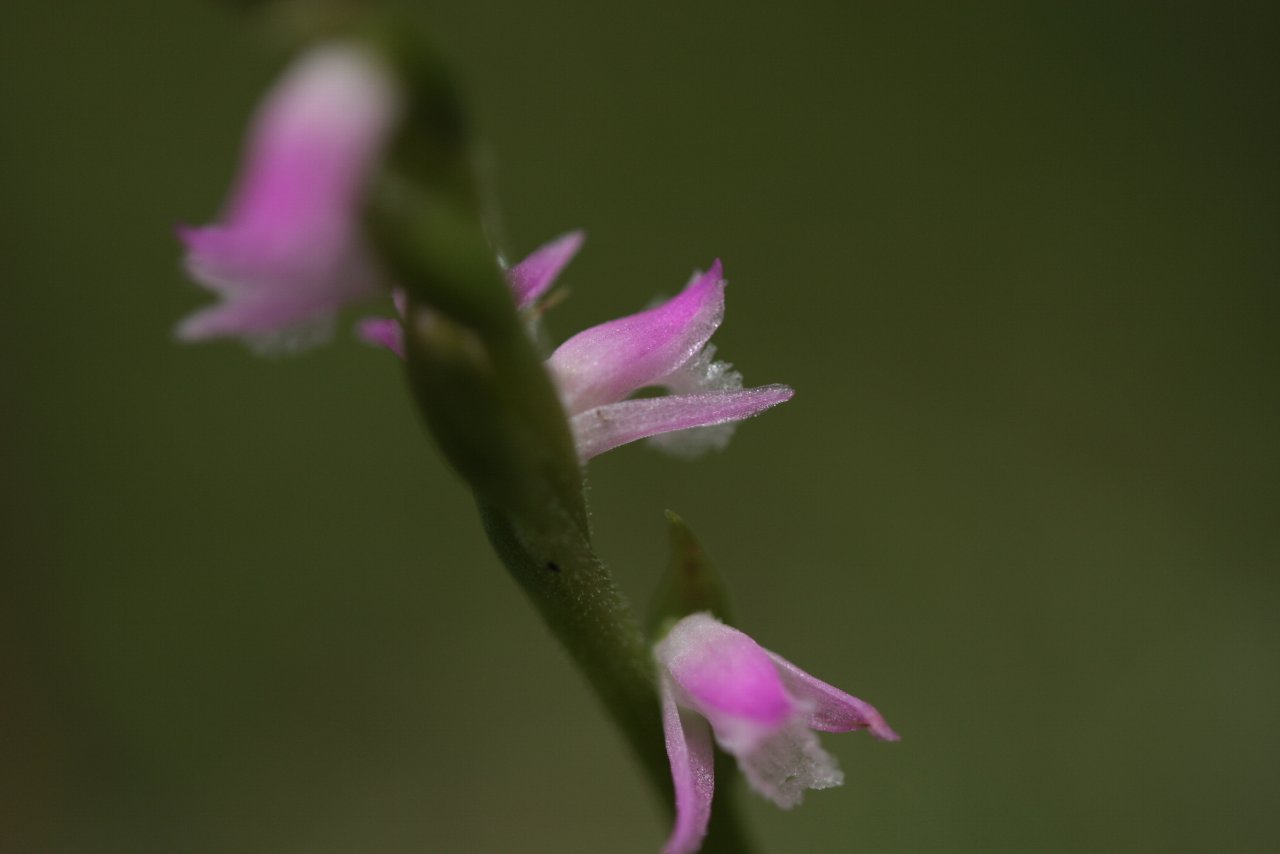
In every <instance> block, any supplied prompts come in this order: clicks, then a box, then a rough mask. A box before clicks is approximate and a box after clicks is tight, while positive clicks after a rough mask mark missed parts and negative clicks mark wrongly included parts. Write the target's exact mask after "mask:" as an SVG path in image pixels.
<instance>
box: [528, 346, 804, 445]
mask: <svg viewBox="0 0 1280 854" xmlns="http://www.w3.org/2000/svg"><path fill="white" fill-rule="evenodd" d="M553 358H554V357H553ZM793 394H795V392H794V391H793V390H792V389H791V388H789V387H788V386H784V385H767V386H760V387H759V388H748V389H742V390H739V391H706V392H699V393H696V394H677V395H668V396H666V397H644V398H638V399H636V400H624V401H622V402H621V403H611V404H607V405H605V406H597V407H595V408H594V409H588V410H587V411H586V412H583V413H581V414H579V415H575V416H573V418H572V419H571V420H570V426H571V427H572V429H573V436H574V442H575V444H576V445H577V447H578V456H579V457H580V458H581V459H582V461H583V462H586V461H587V460H589V459H591V458H592V457H596V456H599V455H600V454H603V453H604V452H605V451H609V450H612V449H613V448H616V447H618V446H619V445H625V444H626V443H628V442H634V441H636V440H637V439H644V438H647V437H649V436H656V435H658V434H659V433H670V432H673V431H675V430H687V429H689V428H692V427H707V426H710V425H713V424H725V423H728V422H731V421H741V420H742V419H744V418H749V417H751V416H752V415H756V414H757V413H760V412H763V411H764V410H766V409H768V408H769V407H771V406H777V405H778V404H779V403H782V402H783V401H786V400H789V399H790V398H791V396H792V395H793Z"/></svg>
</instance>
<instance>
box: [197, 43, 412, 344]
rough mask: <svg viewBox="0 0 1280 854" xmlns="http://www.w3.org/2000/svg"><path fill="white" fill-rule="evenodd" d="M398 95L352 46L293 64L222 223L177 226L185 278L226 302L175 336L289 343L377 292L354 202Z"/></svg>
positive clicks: (258, 123) (250, 147) (266, 112)
mask: <svg viewBox="0 0 1280 854" xmlns="http://www.w3.org/2000/svg"><path fill="white" fill-rule="evenodd" d="M398 100H399V95H398V91H397V88H396V86H395V83H394V82H393V80H392V79H391V77H390V74H389V72H388V71H387V70H386V69H385V68H383V66H382V65H381V63H380V62H379V61H378V60H377V59H376V58H375V57H373V56H372V55H370V54H369V53H367V52H365V51H364V50H362V49H360V48H357V47H354V46H352V45H345V44H329V45H325V46H321V47H317V48H314V49H312V50H311V51H309V52H308V53H306V54H305V55H303V56H302V57H301V58H300V59H299V60H297V61H296V62H295V63H294V64H293V65H292V66H291V67H290V68H289V69H288V71H287V72H286V73H285V76H284V78H283V79H282V80H281V81H280V82H279V83H277V84H276V86H275V88H274V89H272V90H271V92H270V93H268V95H267V97H266V99H265V101H264V102H263V104H262V106H261V107H260V108H259V110H258V114H257V116H256V117H255V119H254V122H253V127H252V129H251V131H250V134H249V139H248V143H247V146H246V152H245V164H244V169H243V171H242V173H241V176H240V178H239V181H238V183H237V186H236V189H235V191H234V193H233V194H232V198H231V202H230V204H229V205H228V208H227V212H226V217H225V219H224V221H223V222H222V223H220V224H218V225H211V226H206V227H203V228H185V227H184V228H180V229H179V230H178V236H179V238H180V239H181V241H182V243H183V244H184V245H185V246H186V249H187V257H186V266H187V269H188V271H189V272H190V273H191V276H192V277H193V278H194V279H196V281H198V282H199V283H200V284H202V285H204V286H205V287H207V288H209V289H210V290H212V291H214V292H216V293H217V294H219V295H220V296H221V297H222V299H223V301H222V302H221V303H220V304H218V305H215V306H212V307H210V308H205V309H202V310H200V311H197V312H196V313H194V314H192V315H190V316H189V317H187V318H186V319H185V320H183V321H182V322H181V324H179V326H178V329H177V336H178V337H179V338H180V339H182V340H185V341H197V340H203V339H206V338H214V337H223V336H241V337H244V338H246V339H248V340H250V341H255V342H258V343H266V344H270V343H271V342H272V341H276V342H279V341H280V340H288V339H289V338H290V337H293V338H295V339H296V338H297V337H298V333H300V332H301V333H304V334H305V333H306V332H308V331H314V330H322V329H325V328H326V327H327V326H328V325H329V321H330V320H331V319H332V316H333V315H334V314H335V313H336V312H337V311H338V310H340V309H341V308H342V307H344V306H345V305H347V304H348V303H350V302H352V301H354V300H357V299H361V298H363V297H366V296H369V295H371V294H373V293H376V291H377V290H378V287H379V284H380V281H379V277H378V275H377V271H376V269H375V265H374V263H373V260H372V257H371V256H370V254H369V252H368V250H367V248H366V246H365V243H364V239H363V237H362V235H361V233H360V223H359V216H360V207H361V202H362V197H363V195H364V192H365V185H366V182H367V179H368V177H369V173H370V171H371V170H372V168H373V166H374V164H375V163H376V162H377V159H378V157H379V155H380V154H381V152H382V149H383V147H384V144H385V142H386V139H387V136H388V134H389V132H390V130H391V127H392V125H393V123H394V120H395V116H396V113H397V108H398Z"/></svg>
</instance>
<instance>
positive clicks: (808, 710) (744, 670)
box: [654, 613, 898, 854]
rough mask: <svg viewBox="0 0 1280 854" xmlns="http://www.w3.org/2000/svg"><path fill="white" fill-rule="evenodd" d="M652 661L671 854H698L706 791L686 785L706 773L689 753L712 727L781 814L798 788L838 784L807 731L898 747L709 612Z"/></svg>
mask: <svg viewBox="0 0 1280 854" xmlns="http://www.w3.org/2000/svg"><path fill="white" fill-rule="evenodd" d="M654 657H655V658H656V659H657V662H658V666H659V671H660V676H659V679H660V682H661V693H662V704H663V725H664V728H665V729H666V740H667V754H668V758H669V759H670V760H671V767H672V774H673V779H674V781H675V784H676V823H675V830H674V831H673V833H672V836H671V839H670V841H669V842H668V847H667V852H668V854H676V852H679V854H686V852H692V851H696V850H697V848H698V845H699V844H700V841H701V839H702V836H703V835H704V834H705V833H706V826H707V821H708V820H709V817H710V799H711V791H712V789H713V784H712V783H709V782H708V783H703V784H701V785H699V786H697V787H691V786H690V784H689V782H688V781H689V780H690V779H695V780H696V779H699V778H698V775H699V774H700V773H702V770H703V765H702V764H701V763H700V760H699V757H698V756H697V755H696V754H695V752H694V751H693V750H691V749H690V748H689V747H688V745H689V744H696V743H697V741H696V740H697V739H698V738H699V737H700V736H699V733H700V732H702V730H700V729H699V728H700V727H701V728H705V727H707V726H708V725H709V726H710V728H711V731H712V732H713V733H714V735H715V740H716V743H718V744H719V745H720V747H721V748H722V749H724V750H725V751H726V752H727V753H730V754H732V755H733V756H734V757H736V758H737V760H738V767H739V768H740V769H742V773H743V775H744V776H745V777H746V778H747V782H748V783H750V784H751V788H753V789H755V790H756V791H757V792H758V793H760V794H761V795H763V796H764V797H766V798H768V799H769V800H771V801H773V802H774V803H775V804H777V805H778V806H780V807H782V808H784V809H789V808H791V807H793V806H795V805H797V804H799V803H800V801H801V800H802V799H803V796H804V790H805V789H827V788H831V787H832V786H838V785H840V784H841V783H843V782H844V775H843V774H842V773H841V772H840V769H839V767H838V766H837V765H836V761H835V758H834V757H832V756H831V755H830V754H828V753H827V752H826V751H824V750H823V749H822V747H821V746H820V745H819V744H818V739H817V737H816V736H815V735H814V733H813V730H815V729H818V730H823V731H827V732H848V731H850V730H855V729H866V730H869V731H870V732H871V734H872V735H874V736H875V737H876V738H878V739H880V740H882V741H897V740H898V734H897V733H895V732H894V731H893V730H892V729H890V728H889V726H888V725H887V724H886V723H885V722H884V718H883V717H881V715H880V713H879V712H877V711H876V710H875V709H874V708H873V707H872V706H871V705H869V704H867V703H864V702H863V701H862V700H859V699H857V698H856V697H852V696H850V695H848V694H846V693H844V692H843V691H841V690H839V689H838V688H835V687H833V686H831V685H828V684H826V683H825V682H822V681H821V680H818V679H816V678H814V677H813V676H810V675H809V674H807V673H805V672H804V671H802V670H800V669H799V668H797V667H796V666H795V665H793V664H791V663H789V662H787V661H785V660H784V659H781V658H779V657H778V656H776V655H774V654H773V653H771V652H769V651H768V650H765V649H763V648H761V647H760V645H759V644H757V643H756V642H755V641H754V640H752V639H751V638H750V637H749V636H747V635H746V634H744V633H742V632H740V631H738V630H737V629H734V628H730V627H729V626H726V625H725V624H724V623H721V622H720V621H719V620H717V619H716V618H714V617H712V616H711V615H710V614H706V613H700V614H691V615H690V616H688V617H685V618H684V619H682V620H680V621H679V622H678V623H676V624H675V626H674V627H672V629H671V631H670V632H669V633H668V634H667V636H666V637H665V638H663V640H662V641H660V642H659V643H658V644H657V646H656V647H655V648H654ZM673 707H674V708H675V709H676V710H677V711H679V712H680V714H679V715H676V714H673V713H672V712H671V709H672V708H673ZM690 713H693V714H690ZM676 727H679V729H680V732H679V733H676V732H674V729H675V728H676Z"/></svg>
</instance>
